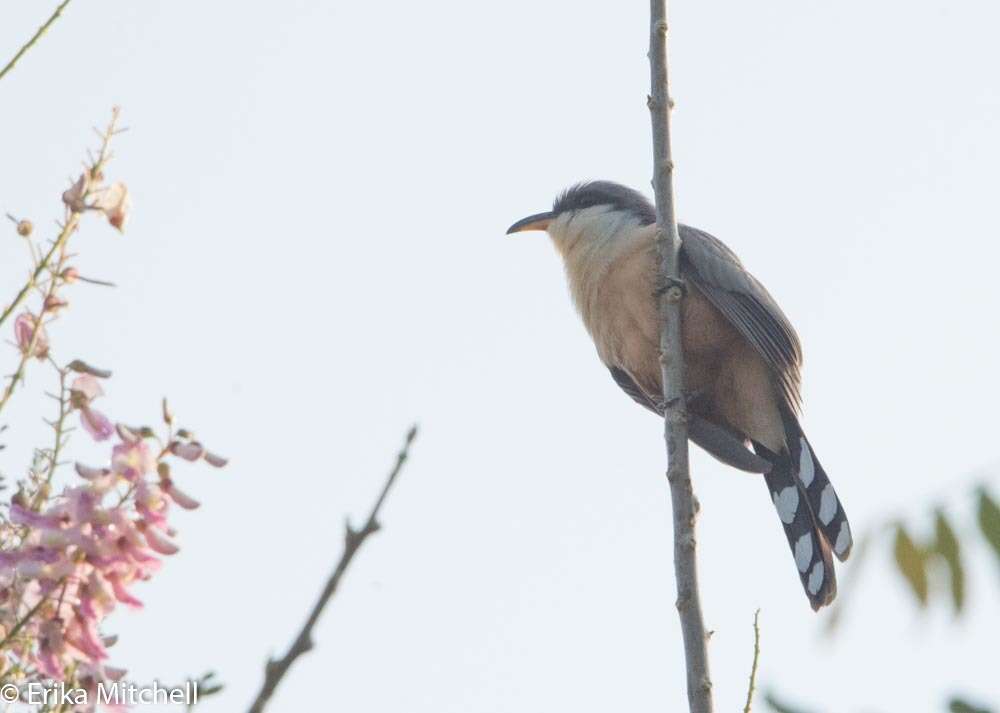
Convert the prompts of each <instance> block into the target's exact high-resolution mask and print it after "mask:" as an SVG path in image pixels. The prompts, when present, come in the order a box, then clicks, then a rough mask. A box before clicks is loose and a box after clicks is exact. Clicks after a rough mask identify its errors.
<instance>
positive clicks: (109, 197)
mask: <svg viewBox="0 0 1000 713" xmlns="http://www.w3.org/2000/svg"><path fill="white" fill-rule="evenodd" d="M94 207H95V208H97V209H98V210H102V211H104V215H106V216H107V218H108V222H109V223H111V225H113V226H114V227H115V228H117V229H118V232H120V233H124V232H125V223H126V222H128V217H129V213H130V211H131V210H132V198H131V197H130V196H129V193H128V186H126V185H125V184H124V183H122V182H120V181H119V182H117V183H113V184H111V185H110V186H108V187H107V188H105V189H103V190H102V191H101V192H100V194H99V195H98V197H97V201H96V203H95V205H94Z"/></svg>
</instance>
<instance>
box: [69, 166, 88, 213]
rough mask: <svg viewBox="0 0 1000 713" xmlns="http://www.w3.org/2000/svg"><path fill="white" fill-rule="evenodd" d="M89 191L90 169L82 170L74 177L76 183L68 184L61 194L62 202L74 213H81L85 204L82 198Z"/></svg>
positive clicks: (85, 206)
mask: <svg viewBox="0 0 1000 713" xmlns="http://www.w3.org/2000/svg"><path fill="white" fill-rule="evenodd" d="M89 191H90V171H84V172H83V173H81V174H80V177H79V178H78V179H76V183H74V184H73V185H72V186H70V187H69V188H68V189H67V190H66V191H64V192H63V194H62V199H63V203H65V204H66V207H67V208H69V209H70V210H71V211H73V212H74V213H82V212H83V211H84V210H85V209H86V208H87V205H86V203H85V201H84V199H85V198H86V197H87V193H88V192H89Z"/></svg>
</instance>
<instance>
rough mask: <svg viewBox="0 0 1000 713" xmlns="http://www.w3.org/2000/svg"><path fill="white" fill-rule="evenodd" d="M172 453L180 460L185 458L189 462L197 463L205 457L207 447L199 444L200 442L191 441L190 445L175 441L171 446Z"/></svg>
mask: <svg viewBox="0 0 1000 713" xmlns="http://www.w3.org/2000/svg"><path fill="white" fill-rule="evenodd" d="M170 452H171V453H173V454H174V455H175V456H177V457H178V458H183V459H184V460H188V461H196V460H198V459H199V458H201V457H202V456H203V455H205V447H204V446H202V445H201V444H200V443H198V441H191V442H190V443H182V442H181V441H174V442H173V443H171V444H170Z"/></svg>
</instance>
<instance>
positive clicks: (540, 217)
mask: <svg viewBox="0 0 1000 713" xmlns="http://www.w3.org/2000/svg"><path fill="white" fill-rule="evenodd" d="M555 217H556V216H555V214H554V213H552V212H551V211H549V212H548V213H535V214H534V215H529V216H528V217H527V218H521V220H519V221H517V222H516V223H514V225H512V226H510V227H509V228H507V235H510V234H511V233H520V232H523V231H525V230H547V229H548V227H549V223H551V222H552V219H553V218H555Z"/></svg>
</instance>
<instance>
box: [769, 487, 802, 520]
mask: <svg viewBox="0 0 1000 713" xmlns="http://www.w3.org/2000/svg"><path fill="white" fill-rule="evenodd" d="M772 498H773V499H774V508H775V509H776V510H777V511H778V517H780V518H781V521H782V522H783V523H785V524H786V525H791V524H792V520H794V519H795V513H796V511H797V510H798V509H799V489H798V488H796V487H795V486H794V485H789V486H788V487H787V488H784V489H782V491H781V492H780V493H774V495H773V496H772Z"/></svg>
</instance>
